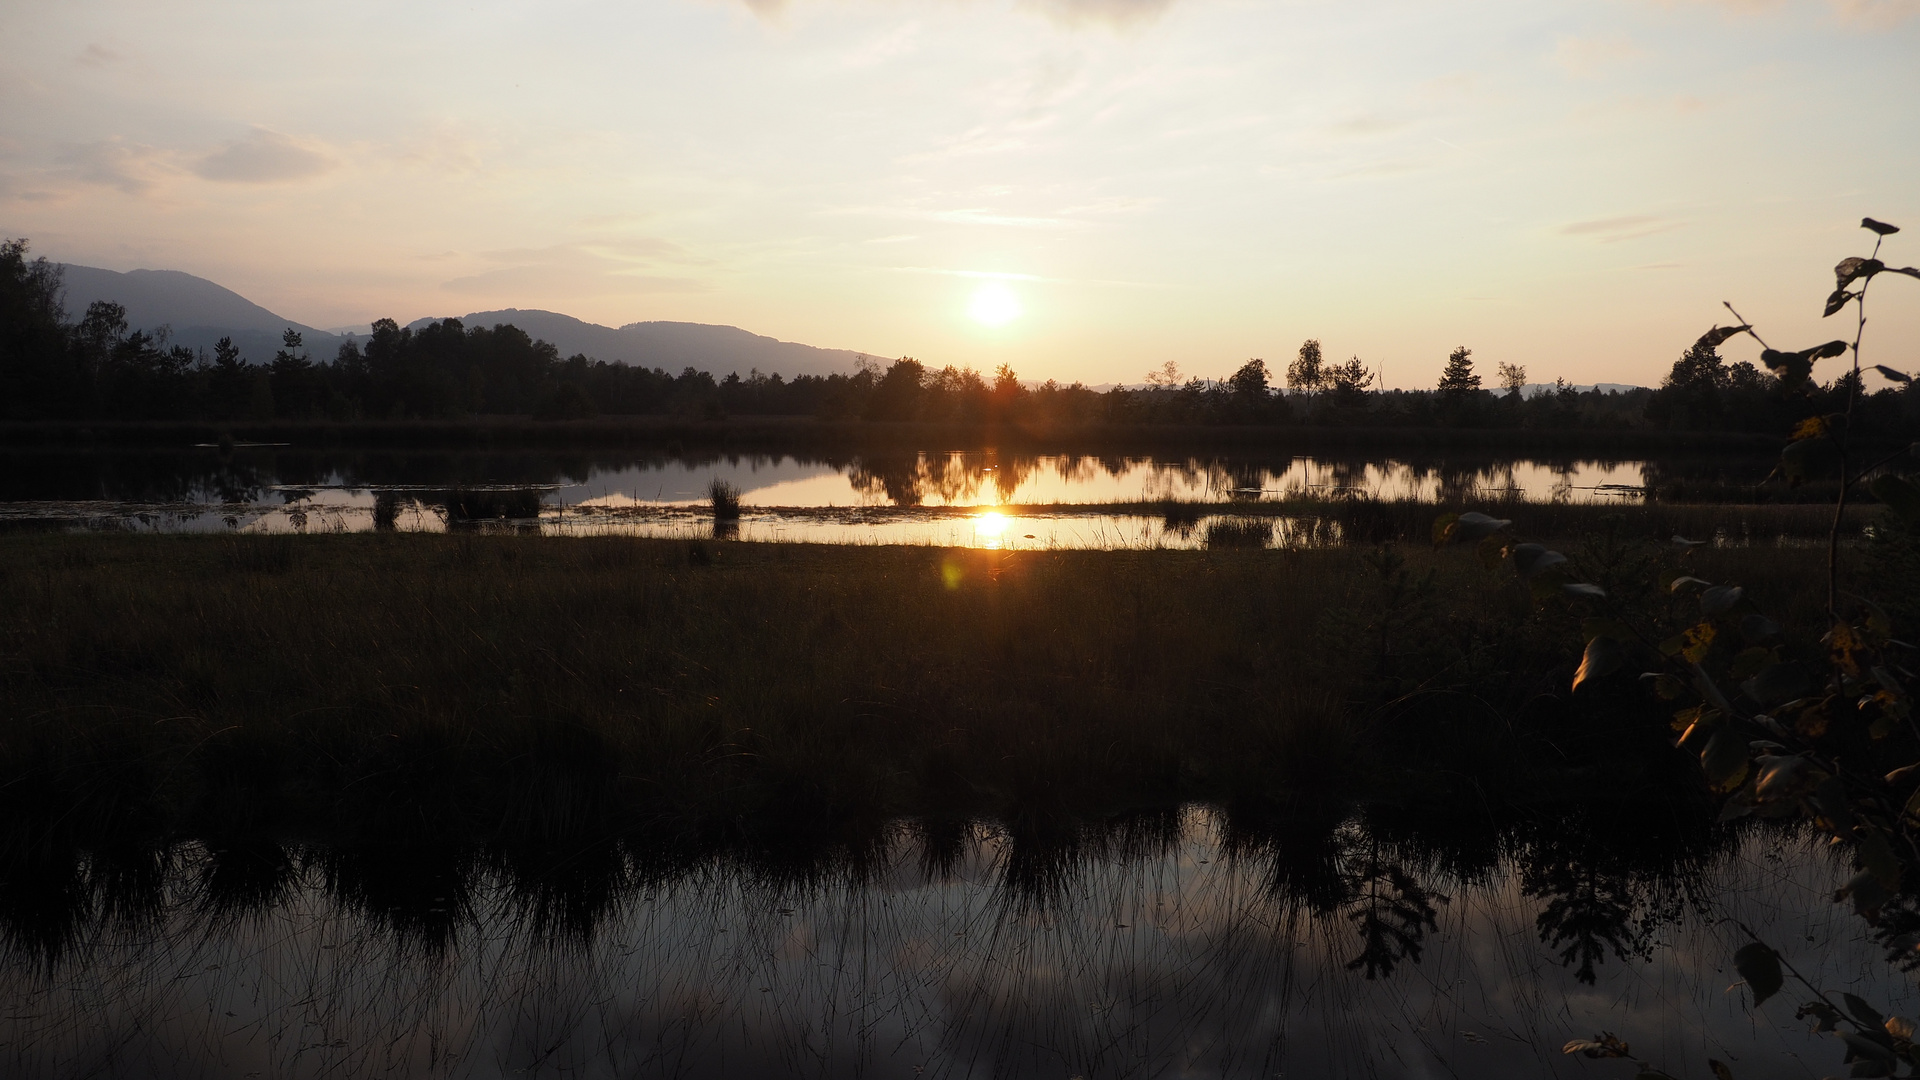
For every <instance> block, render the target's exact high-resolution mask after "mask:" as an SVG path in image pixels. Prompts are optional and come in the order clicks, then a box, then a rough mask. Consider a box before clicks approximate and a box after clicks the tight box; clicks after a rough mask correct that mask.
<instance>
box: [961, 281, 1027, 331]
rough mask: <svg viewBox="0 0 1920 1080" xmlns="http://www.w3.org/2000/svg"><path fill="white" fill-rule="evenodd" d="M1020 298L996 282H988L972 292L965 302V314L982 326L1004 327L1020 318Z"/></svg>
mask: <svg viewBox="0 0 1920 1080" xmlns="http://www.w3.org/2000/svg"><path fill="white" fill-rule="evenodd" d="M1021 312H1022V308H1021V307H1020V298H1019V297H1017V296H1015V295H1013V290H1012V289H1009V288H1007V287H1006V286H1005V285H1003V284H1001V283H1000V282H998V281H990V282H988V283H987V284H985V285H982V286H980V287H979V288H978V289H975V290H974V293H973V299H972V300H970V301H968V302H967V314H968V315H971V316H973V321H974V322H977V323H979V324H980V325H982V326H1005V325H1007V324H1008V323H1010V322H1012V321H1013V320H1015V319H1017V318H1019V317H1020V315H1021Z"/></svg>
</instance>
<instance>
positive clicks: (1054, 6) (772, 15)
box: [740, 0, 1174, 28]
mask: <svg viewBox="0 0 1920 1080" xmlns="http://www.w3.org/2000/svg"><path fill="white" fill-rule="evenodd" d="M740 2H741V3H742V4H744V5H746V8H747V10H748V11H750V12H752V13H753V16H754V18H756V19H760V20H762V21H765V22H778V21H780V19H781V18H782V17H784V16H785V15H786V13H787V8H788V6H789V5H790V3H791V0H740ZM1173 5H1174V0H1021V3H1020V6H1021V7H1023V8H1025V9H1027V10H1029V11H1035V12H1038V13H1039V14H1041V15H1043V16H1045V17H1047V18H1048V19H1051V20H1053V21H1054V22H1056V23H1059V24H1061V25H1063V26H1086V25H1095V24H1097V25H1105V26H1110V27H1115V28H1130V27H1134V26H1141V25H1144V24H1146V23H1150V22H1153V21H1155V20H1157V19H1159V18H1160V16H1162V15H1164V14H1166V12H1167V9H1169V8H1171V7H1173Z"/></svg>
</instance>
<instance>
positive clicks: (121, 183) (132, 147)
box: [61, 136, 167, 195]
mask: <svg viewBox="0 0 1920 1080" xmlns="http://www.w3.org/2000/svg"><path fill="white" fill-rule="evenodd" d="M61 163H62V164H63V165H65V166H66V171H67V173H68V174H69V175H71V176H73V177H74V178H75V179H77V180H81V181H84V182H86V183H89V184H100V185H103V186H105V187H110V188H118V189H119V190H121V191H123V192H126V193H127V194H129V195H144V194H146V193H147V192H149V191H151V190H153V187H154V185H155V184H157V183H158V182H159V180H160V178H161V177H162V176H163V175H165V173H166V172H167V168H166V163H165V160H164V155H162V154H161V152H160V151H159V150H156V149H154V148H153V147H151V146H147V145H146V144H144V143H136V142H129V141H127V140H125V139H122V138H119V137H117V136H116V137H114V138H112V139H103V140H101V141H99V142H93V143H87V144H86V145H84V146H77V147H75V148H73V149H72V150H69V151H67V152H66V153H65V154H63V155H61Z"/></svg>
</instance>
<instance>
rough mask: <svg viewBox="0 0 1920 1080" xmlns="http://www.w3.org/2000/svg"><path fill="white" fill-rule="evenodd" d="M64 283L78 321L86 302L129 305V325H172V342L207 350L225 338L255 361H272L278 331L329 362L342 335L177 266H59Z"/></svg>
mask: <svg viewBox="0 0 1920 1080" xmlns="http://www.w3.org/2000/svg"><path fill="white" fill-rule="evenodd" d="M62 270H63V271H64V281H65V282H66V287H67V298H66V306H67V316H68V317H69V318H72V319H78V318H79V317H80V316H81V315H83V314H85V313H86V310H87V305H88V304H91V303H93V302H94V301H96V300H111V301H113V302H114V303H117V304H120V305H121V306H123V307H125V308H126V309H127V323H128V325H130V326H132V327H133V328H134V329H136V330H147V331H154V330H158V329H159V328H160V327H162V326H165V327H169V328H170V329H171V331H172V332H171V334H170V336H169V339H168V340H170V341H171V342H172V343H173V344H175V345H185V346H187V347H188V348H190V349H205V350H206V351H207V352H209V353H211V352H212V351H213V345H214V342H216V341H219V340H220V339H221V338H223V337H230V338H232V339H233V343H234V344H235V345H238V346H240V355H241V356H244V357H246V358H247V359H248V360H251V361H253V362H254V363H266V362H267V361H269V360H272V359H273V354H274V350H276V349H278V348H280V335H281V334H282V333H283V332H285V331H286V329H287V328H288V327H292V328H293V329H295V330H297V331H299V332H300V334H301V337H302V339H303V340H304V343H305V344H306V347H307V355H309V356H312V357H314V358H315V359H320V360H330V359H332V358H333V354H334V352H335V351H336V350H338V349H339V348H340V343H341V342H342V341H344V340H346V339H345V338H342V337H339V336H337V335H334V334H329V333H327V332H326V331H324V330H316V329H314V328H313V327H311V326H307V325H304V324H302V323H297V322H294V321H293V320H292V319H287V318H282V317H281V316H279V315H275V314H274V313H273V312H271V311H268V310H267V309H266V308H263V307H261V306H260V305H259V304H256V303H254V302H253V301H251V300H249V299H247V298H246V297H244V296H241V295H240V294H239V293H237V292H234V291H233V290H232V289H228V288H225V287H223V286H220V285H216V284H214V283H213V282H211V281H208V280H207V279H206V278H203V277H195V276H193V275H192V274H188V273H184V272H182V271H179V270H129V271H127V272H126V273H124V274H122V273H116V272H115V271H112V270H101V269H99V268H98V267H93V266H74V265H72V264H68V265H66V266H64V267H62Z"/></svg>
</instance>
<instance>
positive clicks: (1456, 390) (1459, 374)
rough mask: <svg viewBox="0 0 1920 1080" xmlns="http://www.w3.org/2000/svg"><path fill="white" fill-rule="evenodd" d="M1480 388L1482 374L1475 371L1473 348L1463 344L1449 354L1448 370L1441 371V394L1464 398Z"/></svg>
mask: <svg viewBox="0 0 1920 1080" xmlns="http://www.w3.org/2000/svg"><path fill="white" fill-rule="evenodd" d="M1479 389H1480V376H1478V375H1475V374H1474V373H1473V350H1472V349H1469V348H1467V347H1466V346H1465V345H1462V346H1460V347H1459V348H1457V349H1455V350H1453V352H1452V353H1449V354H1448V356H1447V367H1446V370H1444V371H1442V372H1441V373H1440V394H1441V396H1442V397H1448V398H1463V397H1466V396H1467V395H1469V394H1472V393H1475V392H1476V391H1478V390H1479Z"/></svg>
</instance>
